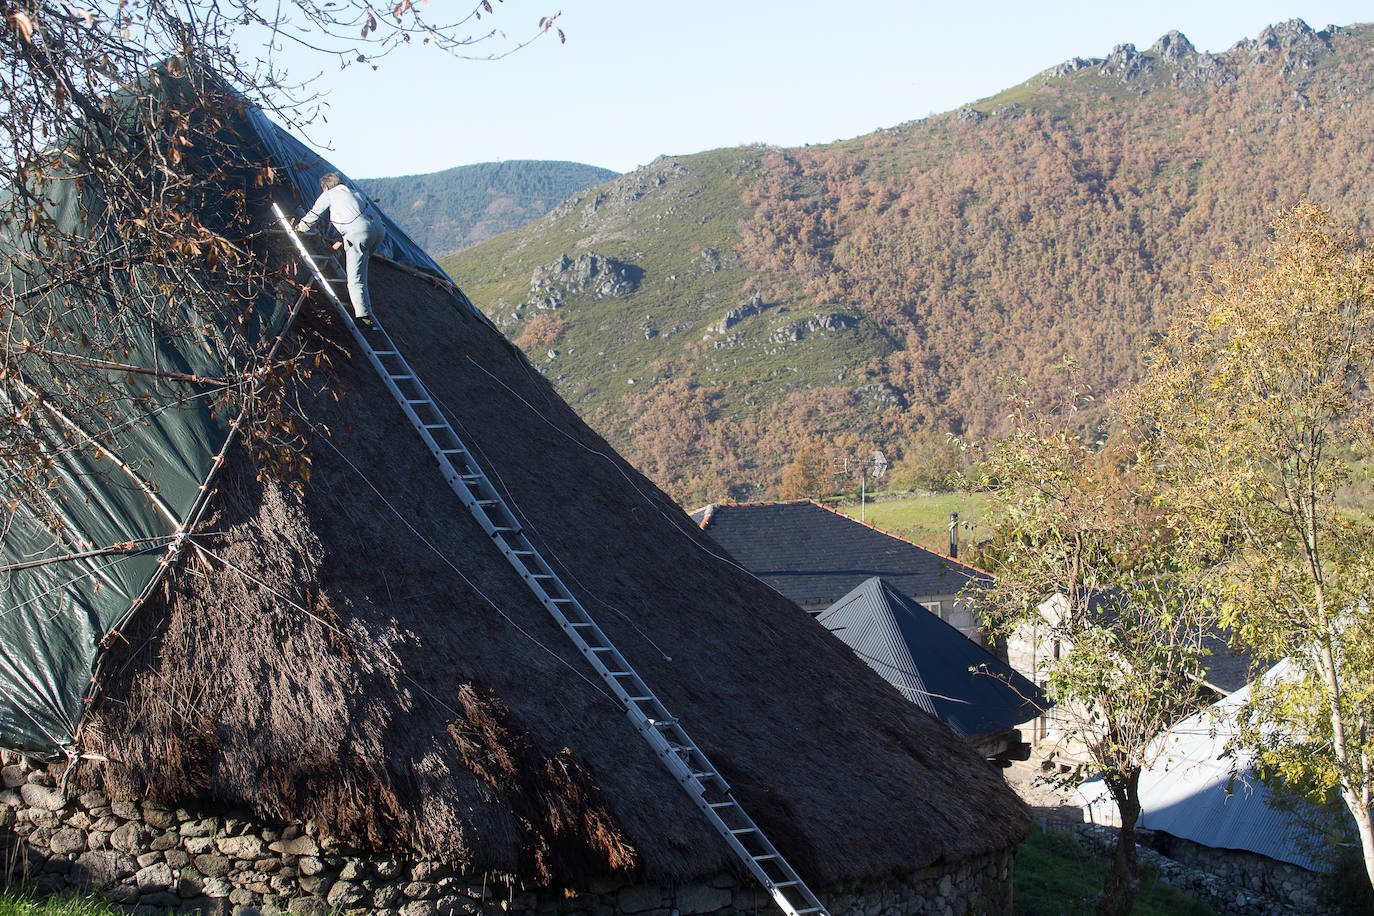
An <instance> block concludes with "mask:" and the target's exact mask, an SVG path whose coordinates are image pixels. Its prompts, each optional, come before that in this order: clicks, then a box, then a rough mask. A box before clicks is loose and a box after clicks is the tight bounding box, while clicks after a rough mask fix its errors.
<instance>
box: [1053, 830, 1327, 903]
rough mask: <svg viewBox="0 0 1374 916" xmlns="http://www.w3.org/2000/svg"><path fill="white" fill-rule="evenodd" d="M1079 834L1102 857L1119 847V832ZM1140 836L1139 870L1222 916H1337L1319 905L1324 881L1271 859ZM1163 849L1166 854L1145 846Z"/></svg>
mask: <svg viewBox="0 0 1374 916" xmlns="http://www.w3.org/2000/svg"><path fill="white" fill-rule="evenodd" d="M1074 830H1075V832H1076V833H1077V834H1078V835H1079V836H1080V837H1082V838H1083V840H1084V841H1085V842H1087V843H1088V844H1089V845H1090V846H1092V847H1094V848H1096V849H1097V850H1098V852H1100V853H1101V854H1102V855H1103V856H1104V857H1106V856H1110V855H1111V854H1112V850H1113V849H1114V848H1115V844H1116V829H1115V828H1112V827H1101V826H1096V825H1092V824H1078V825H1074ZM1162 836H1164V835H1160V834H1158V833H1156V832H1153V831H1149V830H1141V831H1139V832H1138V833H1137V838H1138V839H1139V840H1140V841H1141V842H1138V843H1137V844H1136V852H1137V853H1138V854H1139V855H1140V864H1141V866H1142V867H1143V868H1147V869H1149V870H1150V871H1152V872H1154V873H1155V874H1156V875H1157V876H1158V877H1159V880H1160V881H1161V882H1163V883H1165V884H1168V885H1170V886H1172V887H1176V888H1178V889H1179V890H1181V891H1183V892H1185V893H1187V894H1188V895H1190V896H1192V897H1195V898H1196V899H1198V900H1201V901H1202V902H1203V903H1205V904H1207V905H1208V906H1209V907H1211V909H1212V910H1213V911H1214V912H1215V913H1217V914H1218V916H1334V914H1335V913H1336V912H1337V910H1336V908H1335V907H1334V906H1331V905H1328V904H1323V903H1321V902H1320V901H1321V899H1322V896H1323V895H1322V876H1321V875H1318V874H1316V873H1315V872H1310V871H1307V870H1306V869H1302V868H1298V867H1297V866H1295V865H1289V864H1287V863H1285V862H1277V861H1275V860H1273V859H1270V858H1268V857H1267V856H1260V855H1255V854H1254V853H1244V852H1236V851H1233V850H1228V849H1213V848H1211V847H1208V846H1202V845H1199V844H1197V843H1192V842H1189V841H1188V840H1181V839H1178V838H1177V837H1168V842H1167V844H1166V843H1164V842H1163V841H1162V840H1161V842H1160V843H1156V840H1157V839H1159V838H1161V837H1162ZM1147 842H1149V843H1151V844H1152V845H1163V846H1165V850H1164V852H1160V851H1158V850H1156V849H1153V848H1150V846H1147V845H1145V843H1147Z"/></svg>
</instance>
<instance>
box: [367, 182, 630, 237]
mask: <svg viewBox="0 0 1374 916" xmlns="http://www.w3.org/2000/svg"><path fill="white" fill-rule="evenodd" d="M615 176H616V173H615V172H612V171H611V170H610V169H602V168H597V167H596V166H593V165H582V164H581V163H577V162H539V161H511V162H482V163H478V164H477V165H460V166H458V167H457V168H452V169H446V170H444V171H442V172H431V173H429V174H427V175H402V176H399V177H396V178H367V179H363V180H362V181H359V182H358V184H359V186H360V187H362V189H363V190H364V191H365V192H366V193H367V194H369V195H370V196H372V197H374V198H376V199H377V200H378V201H379V202H380V203H381V206H382V209H383V210H385V211H386V212H387V214H388V215H389V216H390V217H391V218H392V219H394V220H396V221H397V222H398V223H400V225H401V228H402V229H404V230H405V231H406V234H407V235H409V236H410V237H411V238H413V239H415V241H416V242H419V243H420V245H422V246H423V247H424V249H425V250H426V251H428V252H429V253H430V254H432V255H434V256H435V257H438V256H440V255H445V254H452V253H453V252H455V251H459V250H461V249H463V248H467V247H468V246H469V245H475V244H476V243H478V242H481V241H485V240H486V239H489V238H492V237H493V236H497V235H500V234H501V233H503V232H509V231H510V230H512V229H516V228H518V227H520V226H523V225H524V224H525V223H528V222H529V221H530V220H532V219H535V218H537V217H540V216H543V215H544V214H545V213H547V212H549V210H551V209H553V207H554V205H556V204H557V203H558V202H559V201H561V200H565V199H567V198H568V197H569V196H571V195H573V194H576V193H577V192H578V191H581V190H582V189H584V188H590V187H592V186H593V185H598V184H601V183H602V182H604V181H607V180H609V179H611V178H614V177H615Z"/></svg>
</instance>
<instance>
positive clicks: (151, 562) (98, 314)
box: [0, 65, 442, 754]
mask: <svg viewBox="0 0 1374 916" xmlns="http://www.w3.org/2000/svg"><path fill="white" fill-rule="evenodd" d="M174 72H175V73H176V75H173V73H174ZM193 82H194V83H195V87H196V88H193V85H192V83H193ZM207 94H210V95H213V96H214V98H215V103H214V104H215V111H216V117H217V118H218V120H215V119H211V120H210V121H209V123H210V125H211V126H210V127H209V128H207V129H208V130H211V131H212V132H213V134H214V137H215V140H216V143H214V144H209V145H208V147H207V148H209V149H220V150H224V149H233V150H234V152H235V155H234V157H233V159H234V161H232V162H230V161H224V159H223V158H222V157H221V158H219V159H215V160H214V161H206V162H203V163H199V164H198V166H197V167H198V168H200V167H203V168H204V169H205V170H206V172H207V174H212V175H213V177H212V178H207V180H206V182H205V185H204V186H203V187H201V188H199V189H198V191H199V193H200V195H201V200H200V209H199V211H198V212H197V218H198V219H200V220H201V221H202V223H203V224H204V225H206V226H209V227H211V228H212V229H214V228H215V227H216V226H217V225H218V226H220V227H221V229H222V227H223V226H224V225H227V221H228V218H227V217H226V218H225V221H224V222H222V223H220V224H217V223H216V217H215V213H214V209H215V207H216V206H218V207H221V208H225V209H228V205H227V203H226V200H227V199H229V198H231V197H234V196H235V195H236V196H237V199H240V200H251V201H253V202H255V203H257V204H261V205H262V206H263V207H264V209H265V205H266V203H267V200H268V198H269V197H271V198H276V199H277V200H279V201H281V202H282V203H283V204H284V205H286V206H288V208H290V209H291V210H296V209H298V208H299V207H300V205H301V204H302V203H304V204H305V205H308V204H309V203H310V202H312V201H313V200H314V197H315V195H316V194H318V189H319V183H318V179H319V176H320V175H321V174H323V173H324V172H326V171H329V170H331V168H332V167H331V166H330V165H329V163H327V162H325V161H324V160H323V159H321V158H320V157H319V156H317V155H315V154H314V153H313V152H311V151H310V150H308V149H307V148H306V147H305V146H303V145H302V144H301V143H299V142H298V141H297V140H295V139H294V138H293V137H291V136H290V135H288V134H287V133H286V132H285V131H283V130H282V129H280V128H279V127H277V126H276V125H274V124H273V123H272V122H271V121H269V120H268V119H267V118H266V117H265V116H264V115H263V113H262V112H261V111H258V110H256V109H254V108H251V107H248V106H245V105H244V104H243V103H242V100H241V98H240V97H239V96H238V95H237V94H236V93H234V92H233V91H232V90H230V89H228V88H227V87H226V86H225V85H224V84H223V83H222V82H221V81H220V80H218V78H216V77H214V76H212V75H207V74H204V73H199V72H198V73H196V74H195V76H194V77H192V76H190V75H187V74H186V73H185V72H183V70H182V68H181V67H175V66H166V65H165V66H164V67H162V68H159V69H158V70H156V71H153V72H152V73H150V75H149V77H148V79H147V80H146V81H145V82H144V83H143V84H142V85H140V86H138V87H135V88H133V89H131V90H130V91H129V93H128V95H127V97H125V98H118V99H115V100H114V101H113V102H112V103H111V110H113V111H115V112H117V113H118V115H119V116H118V117H116V119H115V120H114V123H115V124H116V125H120V126H130V128H131V129H139V128H138V127H137V126H135V124H134V122H139V123H141V124H143V125H145V129H146V124H147V123H148V122H147V121H146V120H145V121H140V120H139V118H137V117H134V116H132V115H130V114H129V112H130V111H132V110H133V109H135V108H136V107H137V108H139V109H140V111H141V112H142V115H146V114H147V112H148V111H149V110H152V111H154V112H156V111H157V110H158V109H159V106H160V107H161V109H165V110H168V111H170V110H172V109H174V108H175V109H177V110H178V111H181V112H184V111H186V110H190V109H193V108H195V107H196V105H197V104H198V103H199V102H200V101H201V100H203V99H204V98H205V96H206V95H207ZM135 101H136V102H138V103H139V106H135V105H132V104H130V103H131V102H135ZM121 106H122V107H121ZM152 121H153V123H157V119H156V117H155V116H154V118H153V119H152ZM120 141H121V138H119V137H118V136H115V137H114V138H111V137H110V136H109V135H107V134H106V135H101V136H99V137H97V138H96V139H95V140H92V139H91V138H90V137H84V138H82V140H81V141H80V142H84V143H90V142H100V143H116V144H118V143H120ZM76 145H79V144H76V143H74V146H76ZM133 146H134V144H130V147H131V150H132V148H133ZM130 155H133V152H132V151H131V153H130ZM206 155H207V157H214V156H215V154H214V153H213V152H209V153H206ZM71 158H72V159H75V160H77V161H78V162H79V157H78V156H72V157H71ZM265 168H270V169H271V170H272V171H271V172H270V173H268V174H272V175H274V176H275V179H268V180H267V181H266V182H264V181H263V179H262V175H263V174H264V171H263V170H264V169H265ZM283 176H286V177H289V182H288V183H285V184H283V183H282V177H283ZM264 185H265V186H264ZM255 187H256V190H255ZM41 190H42V192H43V193H44V195H45V196H46V198H47V200H48V202H49V204H48V211H49V213H50V215H51V217H52V219H53V220H54V222H55V224H56V227H57V228H58V229H59V230H60V231H61V232H64V233H70V234H73V235H77V236H80V237H83V238H87V239H92V240H94V241H96V242H97V243H98V244H103V239H104V237H105V234H107V233H109V232H110V230H109V227H108V226H101V225H99V224H100V219H99V216H100V214H101V213H102V209H103V207H104V203H103V201H102V197H101V176H100V175H98V174H97V175H86V176H84V177H83V178H82V179H81V180H74V179H64V180H54V181H51V182H49V183H46V184H44V185H43V186H42V188H41ZM267 215H268V214H266V213H263V214H261V215H260V216H259V218H260V219H265V217H266V216H267ZM381 218H382V220H383V222H384V223H385V225H386V228H387V231H388V234H389V236H390V240H389V242H388V245H387V247H386V248H384V249H382V251H381V254H384V255H386V256H389V257H391V258H393V259H395V260H399V261H403V262H407V263H409V264H411V265H413V266H415V267H419V268H422V269H424V270H428V271H434V272H437V273H440V274H441V275H442V272H441V271H439V268H438V265H437V264H435V263H434V261H433V260H431V259H430V258H429V257H428V256H427V255H426V254H425V253H424V251H423V250H421V249H420V248H419V247H418V246H417V245H415V244H414V243H413V242H411V241H410V239H409V238H408V237H406V235H405V234H404V233H403V232H402V231H401V230H400V228H399V227H397V226H396V225H395V224H394V223H392V222H391V221H390V220H389V219H387V218H386V217H385V216H384V215H383V216H382V217H381ZM257 228H260V229H261V228H267V226H266V223H265V222H263V223H262V224H261V225H260V226H258V227H257ZM117 243H118V239H116V238H114V236H113V234H110V245H111V246H112V247H113V246H115V245H116V244H117ZM245 244H247V243H245ZM259 246H260V247H261V240H259ZM0 247H2V248H3V249H4V251H3V258H4V267H3V275H2V276H3V281H4V283H5V284H6V286H7V287H8V288H7V289H6V290H5V294H6V296H8V297H12V298H13V299H18V298H20V297H24V296H25V295H26V294H27V301H28V302H30V303H35V302H36V303H37V307H36V308H31V309H30V311H29V312H28V313H27V314H29V315H43V314H46V316H48V317H49V318H51V319H52V320H55V321H59V322H62V323H64V325H65V326H68V327H71V328H75V329H78V330H79V329H82V328H94V327H96V326H101V327H102V328H104V329H105V331H106V332H110V331H113V333H114V334H115V335H116V336H115V337H114V338H113V339H116V340H121V341H122V342H125V344H126V349H125V351H124V352H123V354H122V357H121V362H122V364H124V365H129V366H136V367H142V368H149V369H152V368H156V369H157V370H159V373H161V374H157V375H154V374H139V373H135V372H126V371H112V370H105V375H106V377H107V379H108V381H109V382H110V383H111V384H110V386H109V390H111V391H115V390H117V391H119V393H120V396H121V400H120V402H119V403H117V404H115V405H114V406H113V407H110V406H109V405H108V404H105V405H104V406H102V408H101V410H100V411H98V412H90V411H83V410H82V408H81V405H80V404H79V403H77V402H78V401H79V399H80V398H81V397H84V396H85V395H86V394H88V393H89V392H75V393H73V392H71V391H67V392H66V393H65V395H64V394H63V393H62V392H63V388H62V387H61V385H60V383H56V377H55V376H54V375H53V373H52V372H51V371H50V368H45V363H44V361H43V360H37V359H35V360H27V359H26V360H25V361H23V362H20V363H18V371H17V372H16V371H11V372H10V374H9V378H10V383H9V385H7V387H6V389H5V391H4V392H3V394H0V396H2V397H5V398H8V399H10V400H11V401H12V403H13V407H14V408H16V409H19V410H27V411H28V422H29V424H30V425H31V429H32V433H33V435H34V436H36V437H37V438H38V440H39V441H40V442H41V443H42V446H41V447H42V449H43V451H44V452H45V453H46V456H47V457H48V458H50V459H51V469H50V470H49V471H48V472H46V479H44V480H42V481H40V482H38V483H37V484H35V480H34V478H32V477H31V476H26V475H25V474H23V473H21V472H20V471H18V470H16V468H15V467H13V466H11V467H9V468H6V469H5V471H4V472H3V473H4V477H3V480H4V491H3V496H4V499H5V500H6V502H7V503H9V504H10V507H11V511H12V514H11V516H10V517H9V519H8V523H7V524H6V526H5V528H4V532H3V538H2V539H0V563H2V564H3V565H4V566H5V567H7V569H8V571H7V572H5V573H4V574H3V576H2V577H0V747H7V748H13V749H17V750H21V751H25V752H29V753H41V754H52V753H55V752H57V751H59V750H61V749H64V748H70V747H71V746H72V745H73V743H74V738H75V735H76V730H77V726H78V723H79V722H80V720H81V717H82V714H83V711H84V703H83V697H85V696H86V695H87V693H88V690H89V689H90V687H91V684H92V675H93V672H94V670H95V666H96V662H97V658H98V655H99V653H100V651H101V641H102V639H105V638H106V637H107V636H108V634H110V631H111V629H112V628H115V627H117V626H118V625H119V623H120V621H122V620H123V619H124V618H125V617H126V616H127V615H128V614H129V613H130V612H131V610H132V609H133V608H134V607H135V604H136V603H137V601H138V599H139V597H140V595H142V594H143V593H144V592H145V590H147V589H148V587H149V585H150V583H151V582H152V581H153V579H154V577H155V576H156V575H157V573H158V568H159V561H160V557H161V556H163V555H165V553H166V551H167V549H168V547H169V545H170V544H171V542H172V541H173V540H174V539H175V536H176V535H177V532H178V531H179V530H180V529H182V528H183V526H184V525H185V523H187V522H188V521H189V515H190V513H191V512H192V510H193V507H194V506H195V505H196V503H197V498H198V495H199V494H200V492H201V487H202V484H203V483H204V482H205V481H206V479H207V475H208V474H209V473H210V470H211V466H212V463H213V460H214V458H215V456H216V455H217V454H218V453H219V451H220V450H221V448H222V446H223V445H224V443H225V440H226V437H227V435H228V433H229V417H228V416H226V415H225V413H224V411H223V409H222V403H220V404H217V401H219V402H222V400H223V396H224V395H225V394H226V391H227V389H228V388H229V387H230V386H231V385H232V384H234V382H233V381H232V380H233V379H235V378H236V377H241V372H242V368H241V366H239V365H236V364H235V359H236V357H234V356H233V354H232V353H231V351H230V348H228V347H226V346H224V345H223V343H222V341H219V340H217V339H216V338H217V336H218V334H217V332H218V331H221V330H225V329H224V328H216V327H212V326H210V324H208V323H207V322H208V321H209V320H210V319H207V316H220V317H221V319H222V320H223V321H225V322H227V321H228V320H229V316H234V317H235V318H237V317H242V318H243V319H244V323H243V324H241V325H240V326H239V327H238V329H237V331H238V332H239V333H241V334H242V335H243V336H244V337H245V338H246V339H247V342H248V347H249V348H251V347H252V346H253V345H254V344H258V343H262V342H264V341H270V340H272V339H274V338H275V337H276V336H277V334H278V333H279V332H280V331H281V329H282V325H283V323H284V322H285V320H286V318H287V316H288V314H289V309H290V305H291V302H290V301H288V298H287V297H288V296H289V295H290V294H292V293H294V292H296V290H292V289H291V288H290V287H282V286H280V285H278V286H277V287H275V289H277V290H279V291H280V292H279V294H273V293H271V292H264V291H263V290H264V289H265V287H264V288H260V289H259V290H257V291H256V292H255V293H254V294H252V295H251V297H249V296H245V295H244V294H243V293H242V292H241V291H237V290H225V289H222V288H220V289H214V288H207V289H205V298H204V301H203V302H202V303H200V304H199V306H188V307H187V308H186V309H185V310H184V311H182V312H181V313H177V314H170V315H167V316H166V317H167V320H166V321H165V322H164V323H161V324H159V323H157V322H151V321H146V320H144V321H140V320H139V318H138V315H139V314H144V315H145V316H146V313H147V309H143V310H142V312H140V310H138V309H134V308H130V307H129V304H130V302H134V301H138V300H137V298H135V297H143V298H148V297H155V296H157V295H158V294H159V288H160V287H159V284H160V283H163V282H165V276H164V275H163V274H160V273H159V269H158V268H157V267H155V266H151V267H148V268H146V269H143V268H137V267H136V268H133V269H131V270H129V271H127V272H126V273H125V275H122V276H121V277H117V278H116V280H115V281H114V282H112V283H106V284H101V285H97V284H86V285H83V286H81V287H80V289H79V290H78V289H76V288H74V287H73V286H72V285H71V284H63V285H58V286H57V288H56V289H54V290H52V291H46V285H47V284H49V283H50V281H51V280H52V277H51V276H50V274H49V273H48V272H46V271H45V269H44V267H43V266H42V262H43V259H44V258H45V257H48V256H50V253H49V252H47V251H45V250H40V249H41V248H42V244H41V242H39V241H38V240H37V239H36V238H35V237H33V236H32V235H30V234H27V233H25V232H23V231H19V230H16V229H15V228H14V227H9V228H7V229H6V230H5V231H4V232H3V233H2V234H0ZM250 250H251V248H250ZM263 250H264V252H266V249H263ZM200 306H203V307H200ZM24 336H25V335H24V334H23V328H19V329H17V332H13V333H11V335H10V338H9V339H10V340H12V341H17V340H21V339H22V338H23V337H24ZM71 336H72V338H73V339H76V338H78V337H79V335H78V334H75V333H74V334H72V335H71ZM240 352H243V351H240ZM81 355H82V354H81V352H80V350H79V347H77V346H75V345H74V346H73V348H72V349H71V350H70V351H68V352H67V353H65V354H56V355H55V356H54V355H52V354H50V356H53V358H56V359H61V358H62V357H63V356H66V357H73V356H75V357H80V356H81ZM46 365H47V366H48V367H50V366H51V365H52V363H47V364H46ZM11 369H12V370H13V369H14V364H13V363H12V365H11ZM168 372H172V373H177V374H179V375H180V376H184V378H183V377H177V378H173V377H169V375H167V373H168ZM20 375H22V378H23V380H20V381H14V379H15V378H16V377H18V376H20ZM190 377H195V378H196V379H198V380H191V379H190ZM94 378H95V379H96V381H95V385H96V386H97V387H98V386H99V379H100V375H99V371H97V372H96V373H94ZM24 380H27V382H26V381H24ZM206 380H209V381H206ZM217 380H218V382H219V383H218V384H216V381H217ZM116 381H117V385H116V384H115V382H116ZM45 382H54V384H53V385H51V386H49V385H45V384H44V383H45ZM40 388H47V389H49V390H46V391H45V393H44V396H43V397H42V398H38V397H36V396H35V394H34V392H35V391H36V390H37V389H40ZM64 397H67V400H64ZM68 401H70V402H72V403H68ZM217 406H220V407H221V409H219V410H216V409H215V408H216V407H217ZM94 416H98V417H99V418H100V425H99V426H95V424H94V423H93V422H92V417H94ZM49 480H51V481H56V486H55V487H48V486H47V483H48V481H49ZM116 545H126V546H124V547H122V548H118V549H111V548H115V547H116ZM97 551H106V552H103V553H97ZM62 557H74V558H71V559H58V558H62ZM30 563H32V564H34V565H31V566H28V567H27V568H22V569H15V568H14V567H15V566H17V565H19V564H30Z"/></svg>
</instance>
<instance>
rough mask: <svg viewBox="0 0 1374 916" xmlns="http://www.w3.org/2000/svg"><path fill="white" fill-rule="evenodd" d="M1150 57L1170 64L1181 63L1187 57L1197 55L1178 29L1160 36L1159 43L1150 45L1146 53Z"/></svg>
mask: <svg viewBox="0 0 1374 916" xmlns="http://www.w3.org/2000/svg"><path fill="white" fill-rule="evenodd" d="M1148 53H1149V54H1150V56H1152V57H1157V58H1159V59H1160V60H1167V61H1168V62H1169V63H1171V64H1178V63H1182V62H1183V61H1184V60H1186V59H1187V58H1189V57H1192V56H1195V55H1196V54H1197V48H1194V47H1193V43H1192V42H1191V41H1189V40H1188V36H1187V35H1184V34H1183V33H1182V32H1180V31H1179V30H1178V29H1170V30H1169V31H1167V32H1165V33H1164V34H1163V35H1161V36H1160V38H1159V41H1156V42H1155V43H1154V44H1152V45H1150V50H1149V52H1148Z"/></svg>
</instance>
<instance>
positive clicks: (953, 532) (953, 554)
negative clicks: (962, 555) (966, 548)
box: [949, 512, 959, 560]
mask: <svg viewBox="0 0 1374 916" xmlns="http://www.w3.org/2000/svg"><path fill="white" fill-rule="evenodd" d="M949 557H950V559H951V560H957V559H959V513H958V512H951V513H950V514H949Z"/></svg>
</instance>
